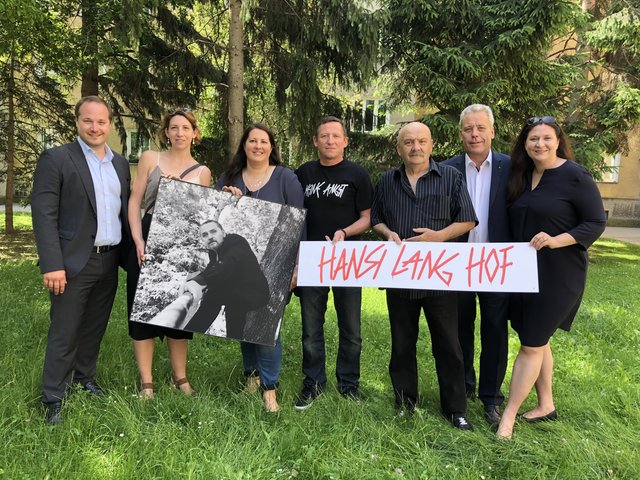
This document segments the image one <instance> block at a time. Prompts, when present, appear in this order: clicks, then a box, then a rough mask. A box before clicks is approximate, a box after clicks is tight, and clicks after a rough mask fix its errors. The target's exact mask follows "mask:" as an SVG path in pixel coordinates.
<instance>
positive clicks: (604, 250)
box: [589, 238, 640, 265]
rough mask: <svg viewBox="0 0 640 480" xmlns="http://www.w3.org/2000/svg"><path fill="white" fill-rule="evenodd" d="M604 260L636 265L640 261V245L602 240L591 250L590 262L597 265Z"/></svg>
mask: <svg viewBox="0 0 640 480" xmlns="http://www.w3.org/2000/svg"><path fill="white" fill-rule="evenodd" d="M604 260H613V261H616V262H620V263H623V264H629V265H636V264H637V263H638V261H639V260H640V245H634V244H631V243H626V242H620V241H617V240H611V239H608V238H604V239H600V240H598V241H597V242H596V243H594V244H593V246H592V247H591V248H590V249H589V261H590V262H591V263H592V264H597V263H599V262H600V261H604Z"/></svg>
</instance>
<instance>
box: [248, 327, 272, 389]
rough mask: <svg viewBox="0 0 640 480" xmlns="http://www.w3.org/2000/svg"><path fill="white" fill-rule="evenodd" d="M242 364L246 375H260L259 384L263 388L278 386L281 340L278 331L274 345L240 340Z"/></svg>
mask: <svg viewBox="0 0 640 480" xmlns="http://www.w3.org/2000/svg"><path fill="white" fill-rule="evenodd" d="M240 350H241V351H242V364H243V366H244V374H245V376H246V377H250V376H252V375H256V374H257V375H259V376H260V386H261V387H262V388H263V389H264V390H275V389H276V388H277V387H278V377H279V376H280V366H281V365H282V342H281V341H280V333H278V338H277V339H276V345H275V347H271V346H268V345H257V344H255V343H248V342H240Z"/></svg>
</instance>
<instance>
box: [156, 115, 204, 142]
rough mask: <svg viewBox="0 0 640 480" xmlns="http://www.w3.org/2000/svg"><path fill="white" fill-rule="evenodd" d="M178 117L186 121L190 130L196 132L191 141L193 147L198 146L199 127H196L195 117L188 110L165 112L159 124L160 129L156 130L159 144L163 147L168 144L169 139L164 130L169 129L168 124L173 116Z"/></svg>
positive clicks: (199, 138) (200, 138)
mask: <svg viewBox="0 0 640 480" xmlns="http://www.w3.org/2000/svg"><path fill="white" fill-rule="evenodd" d="M178 115H180V116H181V117H184V118H186V119H187V121H188V122H189V123H190V124H191V128H193V131H194V132H196V136H195V138H194V139H193V143H194V144H195V145H198V144H200V142H201V141H202V134H201V133H200V127H198V120H196V116H195V115H194V114H193V112H192V111H191V110H189V109H188V108H176V109H175V110H171V111H169V112H167V113H166V114H165V115H164V117H162V121H161V122H160V128H159V129H158V139H159V140H160V143H162V144H163V145H167V144H168V143H169V139H168V138H167V132H165V130H166V129H167V128H169V123H171V119H172V118H173V117H175V116H178Z"/></svg>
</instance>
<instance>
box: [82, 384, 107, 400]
mask: <svg viewBox="0 0 640 480" xmlns="http://www.w3.org/2000/svg"><path fill="white" fill-rule="evenodd" d="M82 388H83V390H86V391H87V392H89V393H91V394H93V395H95V396H96V397H104V392H103V391H102V388H100V385H98V384H97V383H96V382H94V381H93V380H89V381H88V382H87V383H85V384H84V385H82Z"/></svg>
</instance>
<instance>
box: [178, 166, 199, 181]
mask: <svg viewBox="0 0 640 480" xmlns="http://www.w3.org/2000/svg"><path fill="white" fill-rule="evenodd" d="M199 166H200V164H199V163H196V164H195V165H191V166H190V167H189V168H187V169H186V170H185V171H184V172H182V173H181V174H180V178H184V177H186V176H187V175H188V174H189V172H192V171H194V170H195V169H196V168H198V167H199Z"/></svg>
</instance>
